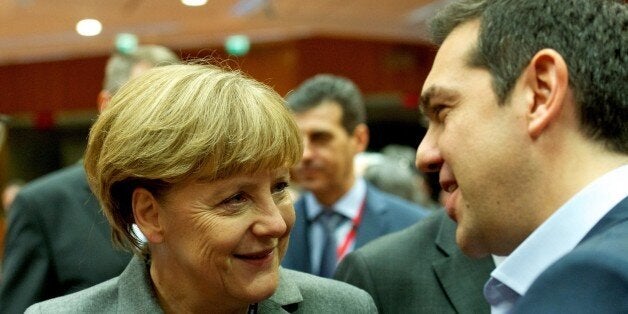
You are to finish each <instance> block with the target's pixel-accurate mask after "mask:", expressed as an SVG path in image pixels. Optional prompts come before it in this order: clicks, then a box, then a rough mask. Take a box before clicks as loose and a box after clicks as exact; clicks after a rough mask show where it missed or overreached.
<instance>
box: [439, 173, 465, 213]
mask: <svg viewBox="0 0 628 314" xmlns="http://www.w3.org/2000/svg"><path fill="white" fill-rule="evenodd" d="M440 184H441V187H442V188H443V190H444V191H446V192H447V193H449V195H448V196H447V199H446V200H445V204H444V205H445V210H446V211H447V215H448V216H449V218H451V219H452V220H453V221H456V222H457V221H458V220H457V217H456V201H457V200H458V197H459V195H460V190H459V189H458V183H457V182H456V181H445V182H441V183H440Z"/></svg>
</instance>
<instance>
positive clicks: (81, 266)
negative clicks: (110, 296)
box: [0, 164, 131, 313]
mask: <svg viewBox="0 0 628 314" xmlns="http://www.w3.org/2000/svg"><path fill="white" fill-rule="evenodd" d="M8 225H9V228H8V232H7V236H6V251H5V255H4V262H3V263H2V283H1V284H0V312H1V313H23V312H24V310H25V309H26V308H27V307H28V306H29V305H31V304H33V303H35V302H38V301H42V300H46V299H50V298H53V297H57V296H61V295H65V294H68V293H71V292H74V291H78V290H81V289H84V288H87V287H90V286H93V285H95V284H98V283H100V282H103V281H105V280H107V279H110V278H113V277H115V276H117V275H119V274H120V272H122V270H124V267H125V266H126V265H127V264H128V262H129V260H130V259H131V254H130V253H126V252H123V251H121V250H118V249H114V248H113V245H112V241H111V231H110V227H109V224H108V223H107V220H106V219H105V217H104V216H103V215H102V212H101V210H100V206H99V205H98V202H97V201H96V199H95V197H94V195H93V194H92V193H91V191H90V189H89V186H88V185H87V181H86V176H85V172H84V170H83V166H82V165H81V164H77V165H73V166H71V167H68V168H65V169H62V170H59V171H57V172H54V173H52V174H49V175H46V176H44V177H42V178H40V179H38V180H35V181H33V182H32V183H30V184H28V185H26V186H25V187H24V188H23V189H22V190H21V191H20V193H19V194H18V196H17V197H16V199H15V201H14V203H13V205H12V207H11V211H10V212H9V221H8Z"/></svg>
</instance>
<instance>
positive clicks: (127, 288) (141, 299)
mask: <svg viewBox="0 0 628 314" xmlns="http://www.w3.org/2000/svg"><path fill="white" fill-rule="evenodd" d="M152 286H153V285H152V282H151V279H150V275H149V273H148V265H147V263H146V262H145V261H144V260H143V259H142V258H141V257H139V256H137V255H134V256H133V258H132V259H131V262H130V263H129V265H128V266H127V267H126V269H124V271H123V272H122V274H120V277H119V278H118V288H119V294H118V295H119V302H120V303H119V304H118V313H163V311H162V310H161V307H160V306H159V303H158V302H157V298H156V296H155V294H154V292H153V288H152Z"/></svg>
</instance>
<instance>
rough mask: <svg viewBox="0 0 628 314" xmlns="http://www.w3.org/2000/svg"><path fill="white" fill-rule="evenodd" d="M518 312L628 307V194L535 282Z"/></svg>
mask: <svg viewBox="0 0 628 314" xmlns="http://www.w3.org/2000/svg"><path fill="white" fill-rule="evenodd" d="M514 312H515V313H628V198H625V199H624V200H623V201H621V202H620V203H619V204H618V205H617V206H615V207H614V208H613V209H612V210H611V211H610V212H609V213H608V214H606V216H604V218H602V220H600V222H598V223H597V224H596V225H595V226H594V227H593V229H591V231H589V233H588V234H587V235H586V237H585V238H584V239H583V240H582V241H580V243H579V244H578V245H577V246H576V247H575V248H574V249H573V250H572V251H571V252H569V253H567V254H566V255H565V256H563V257H562V258H561V259H559V260H558V261H556V262H555V263H554V264H552V266H550V267H549V268H548V269H547V270H545V271H544V272H543V273H541V275H539V277H538V278H537V279H536V280H535V281H534V282H533V283H532V286H530V288H529V289H528V291H527V292H526V294H525V295H524V296H523V297H521V299H519V301H518V302H517V304H516V305H515V310H514Z"/></svg>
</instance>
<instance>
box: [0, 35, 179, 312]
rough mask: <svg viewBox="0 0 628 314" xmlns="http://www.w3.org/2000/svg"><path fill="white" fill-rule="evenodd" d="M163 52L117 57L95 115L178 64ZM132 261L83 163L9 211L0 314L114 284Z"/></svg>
mask: <svg viewBox="0 0 628 314" xmlns="http://www.w3.org/2000/svg"><path fill="white" fill-rule="evenodd" d="M179 62H180V61H179V58H178V56H177V55H176V54H174V53H173V52H172V51H170V50H169V49H167V48H165V47H161V46H139V47H137V49H136V50H135V51H133V52H132V53H129V54H124V53H118V52H116V53H115V54H114V55H112V56H111V57H110V58H109V60H108V62H107V67H106V69H105V80H104V84H103V85H104V87H103V90H102V91H101V93H100V95H99V96H98V108H99V110H102V109H104V107H105V106H106V105H107V103H108V101H109V99H110V98H111V96H112V95H113V94H114V93H115V92H116V91H117V90H118V88H119V87H120V86H122V84H123V83H125V82H126V81H127V80H129V79H130V78H132V77H134V76H137V75H139V74H140V73H141V72H143V71H144V70H146V69H148V68H150V67H153V66H157V65H162V64H173V63H179ZM130 259H131V254H129V253H126V252H123V251H122V250H118V249H116V248H114V247H113V245H112V241H111V230H110V227H109V224H108V223H107V220H106V219H105V217H104V216H103V215H102V213H101V210H100V205H99V204H98V201H97V200H96V198H95V197H94V195H93V194H92V192H91V191H90V189H89V186H88V185H87V178H86V177H85V170H84V169H83V165H82V163H77V164H75V165H72V166H69V167H67V168H64V169H61V170H58V171H56V172H53V173H51V174H48V175H46V176H44V177H42V178H39V179H37V180H35V181H33V182H32V183H29V184H27V185H26V186H24V187H23V188H22V189H21V191H20V192H19V193H18V195H17V197H16V198H15V201H14V202H13V204H12V206H11V211H10V213H9V220H8V231H7V235H6V248H5V255H4V261H3V263H2V265H3V268H2V282H0V313H23V312H24V310H26V308H27V307H28V306H29V305H31V304H33V303H36V302H38V301H43V300H47V299H50V298H54V297H58V296H61V295H66V294H69V293H71V292H75V291H78V290H82V289H85V288H87V287H90V286H93V285H95V284H98V283H100V282H103V281H105V280H107V279H110V278H113V277H115V276H118V275H119V274H120V272H122V270H124V268H125V267H126V265H127V264H128V263H129V260H130Z"/></svg>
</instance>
